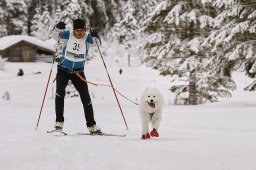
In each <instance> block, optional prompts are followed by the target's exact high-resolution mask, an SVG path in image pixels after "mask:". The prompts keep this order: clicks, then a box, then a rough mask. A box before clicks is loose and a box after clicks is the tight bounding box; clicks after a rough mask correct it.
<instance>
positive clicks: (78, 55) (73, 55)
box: [52, 27, 101, 73]
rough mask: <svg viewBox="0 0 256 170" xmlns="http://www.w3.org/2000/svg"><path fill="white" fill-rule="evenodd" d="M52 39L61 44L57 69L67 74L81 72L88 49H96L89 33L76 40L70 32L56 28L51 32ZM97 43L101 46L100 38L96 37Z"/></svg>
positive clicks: (93, 39)
mask: <svg viewBox="0 0 256 170" xmlns="http://www.w3.org/2000/svg"><path fill="white" fill-rule="evenodd" d="M52 37H53V38H54V39H55V40H57V41H58V39H59V38H60V40H61V44H62V52H61V56H60V62H59V67H61V68H62V69H65V71H67V72H69V73H74V72H75V71H79V72H81V71H83V70H84V64H85V60H86V58H87V56H88V51H89V48H90V47H96V42H95V40H96V39H95V38H94V37H92V36H91V34H90V33H86V34H85V36H84V37H83V38H80V39H78V38H76V37H75V35H74V33H73V31H72V30H65V31H61V30H60V29H58V28H56V27H54V28H53V30H52ZM97 42H98V44H99V45H101V38H100V37H97Z"/></svg>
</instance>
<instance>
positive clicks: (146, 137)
mask: <svg viewBox="0 0 256 170" xmlns="http://www.w3.org/2000/svg"><path fill="white" fill-rule="evenodd" d="M141 139H142V140H146V139H150V135H149V133H147V134H146V135H142V136H141Z"/></svg>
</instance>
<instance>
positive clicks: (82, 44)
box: [52, 19, 102, 134]
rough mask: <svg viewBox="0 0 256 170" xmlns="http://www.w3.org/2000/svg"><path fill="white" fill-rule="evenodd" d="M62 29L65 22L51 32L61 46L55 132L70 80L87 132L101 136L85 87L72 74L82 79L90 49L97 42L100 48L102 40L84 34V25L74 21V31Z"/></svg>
mask: <svg viewBox="0 0 256 170" xmlns="http://www.w3.org/2000/svg"><path fill="white" fill-rule="evenodd" d="M65 25H66V24H65V23H64V22H59V23H58V24H57V25H56V26H55V27H54V28H53V31H52V36H53V38H54V39H55V40H61V42H62V52H61V55H60V59H59V64H58V68H57V77H56V86H57V87H56V98H55V111H56V122H55V126H54V127H55V129H56V130H62V128H63V125H64V116H63V115H64V97H65V89H66V86H67V84H68V81H69V80H71V81H72V83H73V85H74V86H75V88H76V90H77V91H78V92H79V95H80V98H81V101H82V104H83V108H84V114H85V119H86V122H87V123H86V125H87V128H88V130H89V132H90V133H91V134H100V133H102V132H101V130H100V128H99V127H97V126H96V122H95V120H94V113H93V106H92V102H91V98H90V95H89V92H88V86H87V83H86V82H84V81H82V80H81V79H80V78H79V77H78V76H77V75H76V74H75V73H76V72H78V73H79V75H80V76H82V77H83V78H84V79H85V75H84V64H85V60H86V57H87V55H88V50H89V47H90V46H93V45H94V46H95V43H96V42H95V41H96V39H97V42H99V44H101V38H100V36H99V35H98V32H97V31H96V30H90V33H88V34H87V33H86V24H85V20H83V19H75V20H74V21H73V30H65ZM62 30H64V31H62Z"/></svg>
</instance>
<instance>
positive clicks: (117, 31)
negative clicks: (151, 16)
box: [108, 0, 160, 63]
mask: <svg viewBox="0 0 256 170" xmlns="http://www.w3.org/2000/svg"><path fill="white" fill-rule="evenodd" d="M159 1H160V0H151V1H150V0H140V1H133V0H120V4H121V7H120V9H121V10H120V14H121V16H120V17H118V18H117V23H116V24H115V25H114V26H113V27H112V28H111V31H110V33H109V34H108V37H111V43H112V44H113V45H115V46H116V45H117V44H118V43H120V45H119V47H118V49H122V50H123V51H127V52H128V53H127V54H126V55H125V56H124V55H122V56H121V57H126V56H127V57H128V60H129V61H130V60H131V58H133V59H134V60H135V62H136V63H137V62H138V61H139V60H140V56H141V55H140V48H139V47H140V45H139V44H141V41H143V38H142V37H141V36H140V33H139V30H140V28H141V25H142V24H141V23H142V22H143V21H144V19H145V18H146V16H147V14H148V13H149V12H150V11H152V10H153V6H154V5H156V4H157V2H159Z"/></svg>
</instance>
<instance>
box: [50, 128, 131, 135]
mask: <svg viewBox="0 0 256 170" xmlns="http://www.w3.org/2000/svg"><path fill="white" fill-rule="evenodd" d="M47 133H52V134H53V136H77V135H88V136H116V137H125V136H126V135H125V134H113V133H103V132H102V133H93V134H91V133H76V134H67V133H65V132H63V131H62V130H56V129H54V130H51V131H47Z"/></svg>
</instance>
